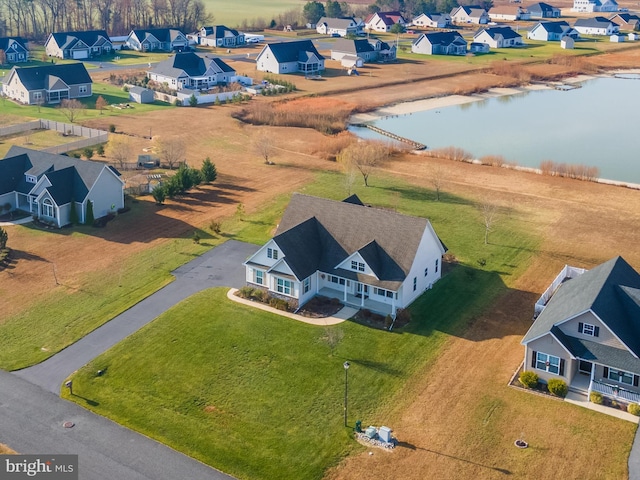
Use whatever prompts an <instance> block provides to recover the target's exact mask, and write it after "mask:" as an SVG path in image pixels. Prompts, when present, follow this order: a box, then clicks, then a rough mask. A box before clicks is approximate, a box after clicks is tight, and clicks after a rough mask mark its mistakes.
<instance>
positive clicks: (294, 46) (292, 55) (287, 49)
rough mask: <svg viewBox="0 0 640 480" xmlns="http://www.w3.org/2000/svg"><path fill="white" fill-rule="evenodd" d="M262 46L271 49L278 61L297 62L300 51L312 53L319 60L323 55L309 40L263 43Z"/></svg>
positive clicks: (322, 58)
mask: <svg viewBox="0 0 640 480" xmlns="http://www.w3.org/2000/svg"><path fill="white" fill-rule="evenodd" d="M264 48H265V49H266V48H268V49H270V50H271V53H272V54H273V56H274V57H275V59H276V60H277V61H278V63H291V62H297V61H298V60H299V59H300V53H301V52H302V53H304V52H309V53H313V54H314V55H315V56H316V57H318V59H319V60H324V57H323V56H322V55H320V54H319V53H318V50H316V47H315V45H314V44H313V42H312V41H311V40H296V41H293V42H277V43H269V44H267V45H265V47H264Z"/></svg>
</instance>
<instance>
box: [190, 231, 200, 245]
mask: <svg viewBox="0 0 640 480" xmlns="http://www.w3.org/2000/svg"><path fill="white" fill-rule="evenodd" d="M201 238H202V237H200V234H199V233H198V232H193V235H192V236H191V239H192V240H193V243H200V239H201Z"/></svg>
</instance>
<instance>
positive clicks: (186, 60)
mask: <svg viewBox="0 0 640 480" xmlns="http://www.w3.org/2000/svg"><path fill="white" fill-rule="evenodd" d="M235 74H236V72H235V70H234V69H233V68H231V67H230V66H229V65H227V64H226V63H225V62H223V61H222V60H221V59H219V58H216V57H211V58H209V57H208V56H206V55H204V56H201V55H197V54H195V53H193V52H186V53H176V54H175V55H173V56H172V57H169V58H168V59H166V60H164V61H162V62H160V63H158V64H157V65H156V66H155V67H153V68H152V69H151V70H149V71H148V72H147V76H148V77H149V79H150V80H153V81H154V82H158V83H160V84H166V85H167V86H168V87H169V88H171V89H172V90H182V89H184V88H188V89H192V90H201V89H206V88H210V87H213V86H215V85H218V84H225V85H226V84H227V83H229V82H230V81H231V79H232V77H234V76H235Z"/></svg>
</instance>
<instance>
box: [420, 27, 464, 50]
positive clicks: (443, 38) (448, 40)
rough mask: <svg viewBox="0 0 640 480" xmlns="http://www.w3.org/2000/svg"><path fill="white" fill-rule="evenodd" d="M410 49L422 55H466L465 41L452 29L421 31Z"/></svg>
mask: <svg viewBox="0 0 640 480" xmlns="http://www.w3.org/2000/svg"><path fill="white" fill-rule="evenodd" d="M411 51H412V52H413V53H422V54H424V55H466V53H467V41H466V40H465V39H464V38H463V37H462V35H460V34H459V33H458V32H453V31H452V32H429V33H423V34H422V35H420V36H419V37H418V38H417V39H416V41H415V42H413V45H411Z"/></svg>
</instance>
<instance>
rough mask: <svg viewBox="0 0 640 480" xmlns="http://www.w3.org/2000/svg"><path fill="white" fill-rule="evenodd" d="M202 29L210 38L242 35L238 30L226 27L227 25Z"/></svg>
mask: <svg viewBox="0 0 640 480" xmlns="http://www.w3.org/2000/svg"><path fill="white" fill-rule="evenodd" d="M202 28H203V29H204V31H205V35H206V36H207V37H210V38H224V37H237V36H238V35H240V34H239V33H238V31H237V30H234V29H233V28H229V27H226V26H225V25H213V26H211V27H202Z"/></svg>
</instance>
